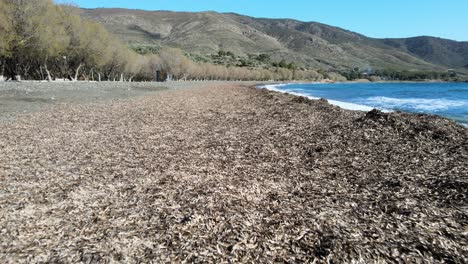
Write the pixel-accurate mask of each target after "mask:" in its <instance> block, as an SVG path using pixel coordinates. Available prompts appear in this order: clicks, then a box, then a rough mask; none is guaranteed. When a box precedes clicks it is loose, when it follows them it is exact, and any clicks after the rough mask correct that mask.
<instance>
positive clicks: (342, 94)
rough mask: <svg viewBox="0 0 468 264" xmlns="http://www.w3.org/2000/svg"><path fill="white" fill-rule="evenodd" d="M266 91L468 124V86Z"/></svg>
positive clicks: (337, 86) (371, 85)
mask: <svg viewBox="0 0 468 264" xmlns="http://www.w3.org/2000/svg"><path fill="white" fill-rule="evenodd" d="M266 88H269V89H272V90H277V91H281V92H288V93H293V94H300V95H305V96H309V97H313V98H326V99H329V101H330V103H333V104H336V105H339V106H341V107H343V108H348V109H353V110H365V111H367V110H369V109H372V108H377V109H381V110H384V111H396V110H400V111H406V112H413V113H428V114H436V115H441V116H444V117H448V118H451V119H454V120H456V121H458V122H460V123H463V124H465V125H468V83H335V84H288V85H277V86H267V87H266Z"/></svg>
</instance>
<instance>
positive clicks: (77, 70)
mask: <svg viewBox="0 0 468 264" xmlns="http://www.w3.org/2000/svg"><path fill="white" fill-rule="evenodd" d="M81 67H83V64H82V63H80V65H78V68H76V71H75V78H73V81H74V82H76V81H78V76H79V75H80V69H81Z"/></svg>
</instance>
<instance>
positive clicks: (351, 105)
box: [260, 83, 389, 112]
mask: <svg viewBox="0 0 468 264" xmlns="http://www.w3.org/2000/svg"><path fill="white" fill-rule="evenodd" d="M287 85H290V84H289V83H284V84H267V85H262V86H260V88H265V89H268V90H271V91H276V92H280V93H287V94H292V95H297V96H303V97H307V98H309V99H311V100H319V99H320V98H319V97H314V96H310V95H307V94H302V93H298V92H292V91H288V90H282V89H279V87H283V86H287ZM327 100H328V99H327ZM328 102H329V103H330V104H332V105H336V106H339V107H341V108H343V109H348V110H355V111H365V112H369V111H371V110H373V109H374V108H375V107H370V106H367V105H360V104H354V103H347V102H342V101H336V100H328ZM381 110H382V111H384V112H389V111H388V110H385V109H381Z"/></svg>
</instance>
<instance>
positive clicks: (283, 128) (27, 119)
mask: <svg viewBox="0 0 468 264" xmlns="http://www.w3.org/2000/svg"><path fill="white" fill-rule="evenodd" d="M216 86H217V87H215V85H211V86H209V85H207V87H205V88H199V89H190V90H189V89H180V90H172V91H162V92H158V93H157V94H154V95H151V96H147V97H145V98H137V99H132V100H128V101H120V102H111V103H105V104H94V105H68V104H65V105H59V106H54V107H52V108H51V109H50V110H47V111H43V112H41V113H33V114H30V115H25V116H23V117H21V118H19V119H18V120H17V121H15V122H11V123H4V124H1V125H0V262H3V263H18V262H74V263H75V262H80V261H81V262H83V263H96V262H102V263H105V262H110V261H118V262H125V263H137V262H150V261H154V262H171V261H172V262H213V263H219V262H228V261H230V262H257V263H258V262H291V263H296V262H313V261H314V260H318V261H321V262H325V261H330V262H334V263H351V262H353V261H354V262H360V263H371V262H378V261H380V262H419V263H422V262H426V263H466V262H467V261H468V258H467V256H468V250H467V247H468V234H467V226H468V217H467V214H468V204H467V190H468V166H467V165H468V164H467V161H468V130H467V129H466V128H464V127H461V126H459V125H457V124H455V123H454V122H452V121H449V120H446V119H442V118H439V117H434V116H426V115H412V114H403V113H393V114H383V113H380V112H377V111H373V112H370V113H363V112H354V111H346V110H342V109H339V108H337V107H334V106H331V105H329V104H328V103H327V102H326V101H324V100H322V101H309V100H307V99H305V98H301V97H295V96H290V95H284V94H279V93H275V92H270V91H266V90H259V89H254V88H247V87H236V86H233V85H231V86H226V85H223V86H220V85H216Z"/></svg>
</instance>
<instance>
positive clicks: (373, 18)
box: [56, 0, 468, 42]
mask: <svg viewBox="0 0 468 264" xmlns="http://www.w3.org/2000/svg"><path fill="white" fill-rule="evenodd" d="M56 2H57V3H69V1H64V0H57V1H56ZM239 2H240V3H239ZM267 3H268V4H267ZM74 4H76V5H77V6H79V7H81V8H86V9H96V8H123V9H134V10H144V11H172V12H218V13H236V14H239V15H245V16H251V17H257V18H272V19H294V20H299V21H304V22H318V23H322V24H327V25H330V26H334V27H339V28H343V29H346V30H350V31H353V32H356V33H359V34H363V35H365V36H368V37H371V38H379V39H385V38H410V37H420V36H430V37H436V38H443V39H450V40H456V41H461V42H467V41H468V31H466V30H464V29H465V28H467V27H468V19H466V18H465V14H464V11H463V10H467V9H468V2H463V1H462V0H447V1H445V3H441V2H440V1H437V0H428V1H425V3H424V5H423V4H420V3H413V2H412V3H407V2H405V1H404V0H393V1H392V2H391V3H373V2H372V1H370V0H363V1H361V2H360V3H339V1H337V0H332V1H328V2H327V3H323V2H311V1H307V0H291V1H290V3H289V4H288V5H287V6H280V5H279V4H271V1H266V0H256V1H252V2H250V3H248V5H247V6H245V4H244V3H242V1H237V2H233V1H228V0H223V1H219V0H200V1H197V3H194V2H193V1H190V0H179V1H177V2H173V1H167V0H159V1H152V2H151V3H147V2H142V1H141V2H140V1H138V2H135V1H129V0H118V1H109V0H104V1H99V3H96V1H91V0H76V1H74ZM243 4H244V6H243ZM400 6H404V7H405V8H399V7H400ZM298 7H300V8H298ZM323 10H326V11H323ZM329 10H331V11H329ZM388 10H390V11H389V12H387V11H388Z"/></svg>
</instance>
